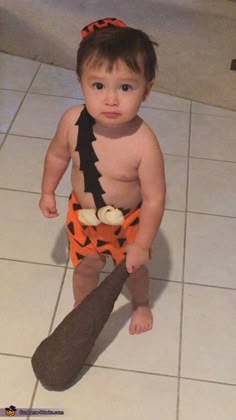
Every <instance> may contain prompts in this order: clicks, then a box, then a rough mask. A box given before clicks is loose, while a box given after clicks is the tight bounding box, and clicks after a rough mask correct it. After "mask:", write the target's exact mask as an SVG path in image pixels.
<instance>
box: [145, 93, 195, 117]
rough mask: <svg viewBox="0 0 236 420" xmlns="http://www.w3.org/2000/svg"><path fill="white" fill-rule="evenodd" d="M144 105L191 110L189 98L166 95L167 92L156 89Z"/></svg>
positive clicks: (175, 109) (174, 109)
mask: <svg viewBox="0 0 236 420" xmlns="http://www.w3.org/2000/svg"><path fill="white" fill-rule="evenodd" d="M143 106H144V107H146V106H147V107H151V108H160V109H169V110H172V111H184V112H189V111H190V101H189V100H187V99H182V98H177V97H176V96H171V95H166V94H165V93H160V92H156V91H154V90H153V91H152V92H151V94H150V96H149V97H148V98H147V100H146V101H145V102H143Z"/></svg>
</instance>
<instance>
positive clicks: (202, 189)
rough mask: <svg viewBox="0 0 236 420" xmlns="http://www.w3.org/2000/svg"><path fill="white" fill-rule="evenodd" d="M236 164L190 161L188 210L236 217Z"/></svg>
mask: <svg viewBox="0 0 236 420" xmlns="http://www.w3.org/2000/svg"><path fill="white" fill-rule="evenodd" d="M235 179H236V163H230V162H219V161H218V162H217V161H211V160H204V159H193V158H192V159H190V168H189V192H188V210H189V211H196V212H200V213H210V214H216V215H222V216H233V217H235V216H236V200H235Z"/></svg>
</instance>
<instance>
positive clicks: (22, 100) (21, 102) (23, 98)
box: [0, 64, 41, 151]
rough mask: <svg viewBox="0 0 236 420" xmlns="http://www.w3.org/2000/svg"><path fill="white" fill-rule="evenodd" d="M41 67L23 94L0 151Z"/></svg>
mask: <svg viewBox="0 0 236 420" xmlns="http://www.w3.org/2000/svg"><path fill="white" fill-rule="evenodd" d="M40 67H41V64H39V66H38V68H37V70H36V72H35V74H34V76H33V78H32V80H31V83H30V84H29V87H28V89H27V91H25V92H23V93H24V96H23V97H22V99H21V101H20V104H19V106H18V108H17V110H16V113H15V115H14V117H13V118H12V121H11V123H10V124H9V127H8V130H7V131H6V133H5V138H4V140H3V141H2V143H1V144H0V151H1V149H2V147H3V145H4V143H5V141H6V139H7V136H8V134H9V132H10V130H11V128H12V126H13V124H14V122H15V120H16V118H17V116H18V114H19V112H20V109H21V107H22V104H23V103H24V100H25V98H26V96H27V94H28V92H29V89H30V87H31V86H32V83H33V81H34V79H35V77H36V76H37V74H38V72H39V69H40Z"/></svg>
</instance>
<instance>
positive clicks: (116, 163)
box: [72, 136, 140, 182]
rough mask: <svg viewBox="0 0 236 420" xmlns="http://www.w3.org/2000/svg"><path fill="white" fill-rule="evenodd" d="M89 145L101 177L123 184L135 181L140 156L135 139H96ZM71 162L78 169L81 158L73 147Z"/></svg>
mask: <svg viewBox="0 0 236 420" xmlns="http://www.w3.org/2000/svg"><path fill="white" fill-rule="evenodd" d="M91 144H92V148H93V151H94V153H95V155H96V162H95V166H96V168H97V170H98V171H99V172H100V174H101V175H102V176H103V177H105V178H109V179H116V180H119V181H124V182H125V181H134V180H136V179H137V173H138V166H139V162H140V156H139V147H138V140H137V139H135V137H133V136H131V137H125V138H121V139H107V138H102V137H97V138H96V140H95V141H93V142H92V143H91ZM75 146H76V145H75ZM72 160H73V165H74V166H75V167H76V168H77V169H80V167H81V157H80V154H79V152H78V151H75V147H74V150H73V155H72Z"/></svg>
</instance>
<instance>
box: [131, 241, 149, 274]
mask: <svg viewBox="0 0 236 420" xmlns="http://www.w3.org/2000/svg"><path fill="white" fill-rule="evenodd" d="M148 260H149V249H146V248H141V247H140V246H139V245H136V244H135V243H134V244H132V245H128V246H127V255H126V269H127V271H128V273H130V274H131V273H133V272H134V271H136V270H137V269H138V268H140V267H141V266H142V265H144V264H145V263H146V262H147V261H148Z"/></svg>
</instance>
